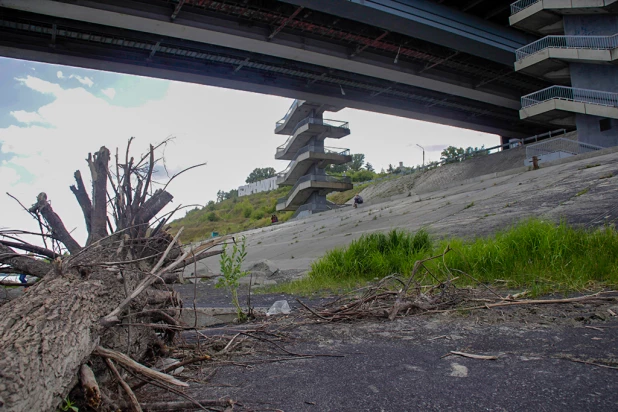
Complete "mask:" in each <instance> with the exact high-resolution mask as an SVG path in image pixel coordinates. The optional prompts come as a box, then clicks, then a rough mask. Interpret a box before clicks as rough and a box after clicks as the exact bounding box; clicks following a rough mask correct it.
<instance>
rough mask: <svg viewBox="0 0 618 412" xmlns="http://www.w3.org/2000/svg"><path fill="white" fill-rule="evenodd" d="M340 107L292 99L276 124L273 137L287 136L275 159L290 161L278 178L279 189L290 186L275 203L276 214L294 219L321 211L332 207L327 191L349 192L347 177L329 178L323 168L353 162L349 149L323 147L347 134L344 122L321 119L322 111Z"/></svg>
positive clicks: (347, 128) (348, 132)
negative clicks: (287, 214)
mask: <svg viewBox="0 0 618 412" xmlns="http://www.w3.org/2000/svg"><path fill="white" fill-rule="evenodd" d="M338 110H340V108H336V107H332V106H328V105H323V104H319V103H312V102H307V101H303V100H295V101H294V103H293V104H292V106H291V107H290V109H289V110H288V112H287V113H286V115H285V116H284V117H283V119H281V120H279V121H278V122H277V125H276V127H275V134H280V135H286V136H289V138H288V139H287V141H286V142H285V143H284V144H283V145H281V146H279V147H278V148H277V153H276V154H275V159H279V160H290V163H289V165H288V167H287V168H286V169H285V170H284V171H283V172H281V173H279V174H278V175H277V184H278V185H279V186H292V188H291V190H290V192H289V194H288V195H287V196H286V197H283V198H281V199H278V200H277V211H290V210H293V211H296V213H295V216H299V217H301V216H304V215H309V214H312V213H318V212H323V211H326V210H329V209H332V208H333V207H335V206H334V205H333V204H332V203H330V202H328V201H327V200H326V195H327V194H328V193H330V192H335V191H339V192H341V191H345V190H350V189H352V187H353V186H352V182H351V181H350V178H349V177H336V176H329V175H327V174H326V172H325V170H324V169H325V168H326V166H328V165H331V164H343V163H348V162H350V161H351V160H352V156H351V155H350V151H349V150H348V149H337V148H329V147H325V146H324V140H325V139H340V138H342V137H344V136H347V135H349V134H350V128H349V126H348V123H347V122H341V121H336V120H326V119H324V112H325V111H338Z"/></svg>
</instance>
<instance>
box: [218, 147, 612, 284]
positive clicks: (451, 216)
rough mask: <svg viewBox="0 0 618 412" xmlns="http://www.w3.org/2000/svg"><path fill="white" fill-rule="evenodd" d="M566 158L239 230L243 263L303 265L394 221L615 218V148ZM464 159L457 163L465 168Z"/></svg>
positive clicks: (461, 230)
mask: <svg viewBox="0 0 618 412" xmlns="http://www.w3.org/2000/svg"><path fill="white" fill-rule="evenodd" d="M489 157H491V156H489ZM565 160H566V161H563V162H562V163H561V164H555V165H548V166H545V167H543V168H541V169H540V170H534V171H532V170H528V168H525V167H519V168H517V169H514V170H511V171H506V172H499V173H496V172H493V173H492V174H490V175H484V176H478V177H474V178H468V179H464V180H460V181H455V179H451V181H448V180H449V179H448V178H447V177H444V176H443V177H441V178H440V179H442V181H443V182H444V183H443V184H438V183H434V184H433V186H431V185H432V183H430V182H431V179H432V176H434V177H433V179H438V177H437V175H433V174H429V173H428V175H427V176H426V177H425V176H418V177H416V179H418V181H417V184H414V185H413V186H411V187H410V189H409V190H406V191H404V192H403V193H402V194H398V195H396V196H395V197H394V198H393V199H392V200H388V201H383V202H378V200H379V199H378V198H377V197H375V196H374V197H373V198H372V200H371V202H369V203H368V204H365V205H362V206H361V207H359V208H358V209H353V208H351V207H346V208H342V209H339V210H334V211H330V212H324V213H321V214H318V215H314V216H311V217H308V218H305V219H301V220H298V221H291V222H286V223H283V224H280V225H276V226H272V227H268V228H263V229H257V230H253V231H249V232H245V233H244V235H245V236H247V241H248V252H249V254H248V256H247V260H246V262H247V266H249V265H251V264H252V263H254V262H255V261H258V260H260V259H269V260H270V261H272V262H273V263H274V264H275V265H276V266H278V267H279V268H281V269H282V270H286V269H296V270H306V269H308V268H309V265H310V262H311V261H313V260H314V259H316V258H318V257H320V256H322V255H323V254H324V253H325V252H326V251H328V250H330V249H332V248H335V247H341V246H345V245H346V244H348V243H349V242H351V241H352V240H353V239H357V238H359V237H360V236H361V235H362V234H364V233H369V232H374V231H388V230H390V229H395V228H396V229H405V230H410V231H415V230H418V229H420V228H426V229H427V230H429V232H430V233H432V234H433V235H435V236H450V235H454V236H463V237H467V238H474V237H478V236H484V235H488V234H491V233H494V232H495V231H496V230H499V229H502V228H505V227H508V226H509V225H512V224H514V223H516V222H518V221H521V220H522V219H526V218H530V217H540V218H543V219H548V220H551V221H556V222H558V221H560V220H564V221H566V222H568V223H570V224H573V225H578V226H585V227H594V226H599V225H603V224H608V223H613V222H616V220H618V186H617V182H618V152H617V151H616V150H615V149H606V150H604V151H603V152H601V153H599V152H597V154H596V156H590V155H582V156H579V157H578V156H574V157H572V158H569V159H565ZM465 163H467V162H463V163H462V164H461V165H459V166H461V167H464V168H465V167H467V166H466V165H465ZM522 164H523V160H522ZM462 173H463V172H462ZM407 178H408V177H404V178H403V179H407ZM434 181H435V180H434ZM395 182H396V181H395ZM388 183H391V182H388ZM430 187H433V189H434V190H432V191H429V190H428V189H429V188H430ZM408 193H409V195H408ZM242 235H243V234H240V236H242ZM206 264H207V265H208V266H209V267H210V268H211V269H212V270H213V271H214V272H218V268H217V265H218V262H217V261H216V260H212V261H211V262H208V259H207V260H206Z"/></svg>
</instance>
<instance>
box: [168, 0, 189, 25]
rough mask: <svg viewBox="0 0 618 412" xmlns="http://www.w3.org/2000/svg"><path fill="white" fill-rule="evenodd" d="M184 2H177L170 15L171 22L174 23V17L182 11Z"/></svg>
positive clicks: (183, 0)
mask: <svg viewBox="0 0 618 412" xmlns="http://www.w3.org/2000/svg"><path fill="white" fill-rule="evenodd" d="M185 1H186V0H179V1H178V4H177V5H176V8H175V9H174V12H173V13H172V15H171V17H170V18H171V19H172V21H174V20H175V19H176V17H177V16H178V13H180V9H182V6H184V4H185Z"/></svg>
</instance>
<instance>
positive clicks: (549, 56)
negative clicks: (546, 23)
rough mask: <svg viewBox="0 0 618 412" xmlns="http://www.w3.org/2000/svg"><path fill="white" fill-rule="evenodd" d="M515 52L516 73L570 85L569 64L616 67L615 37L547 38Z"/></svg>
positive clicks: (617, 40)
mask: <svg viewBox="0 0 618 412" xmlns="http://www.w3.org/2000/svg"><path fill="white" fill-rule="evenodd" d="M515 53H516V58H517V61H516V62H515V70H516V71H520V72H523V73H526V74H529V75H531V76H536V77H542V78H545V79H548V80H551V81H554V82H556V83H559V84H570V71H569V63H592V64H618V35H613V36H546V37H543V38H542V39H539V40H537V41H535V42H534V43H531V44H529V45H527V46H524V47H522V48H520V49H518V50H517V51H516V52H515Z"/></svg>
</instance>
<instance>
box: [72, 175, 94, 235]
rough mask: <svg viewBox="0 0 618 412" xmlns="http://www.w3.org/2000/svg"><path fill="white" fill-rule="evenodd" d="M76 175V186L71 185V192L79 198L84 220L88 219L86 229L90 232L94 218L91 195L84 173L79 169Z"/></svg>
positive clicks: (78, 201)
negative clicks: (85, 182) (86, 185)
mask: <svg viewBox="0 0 618 412" xmlns="http://www.w3.org/2000/svg"><path fill="white" fill-rule="evenodd" d="M73 176H74V177H75V182H76V183H77V187H76V186H71V187H70V189H71V192H73V194H74V195H75V198H76V199H77V203H79V206H80V207H81V208H82V213H83V214H84V220H85V221H86V229H87V230H88V234H89V235H90V232H91V226H90V224H91V219H92V202H91V201H90V196H88V192H87V191H86V187H85V186H84V181H83V180H82V174H81V172H80V171H79V170H77V171H75V174H74V175H73Z"/></svg>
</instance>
